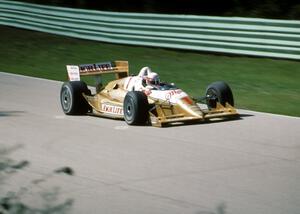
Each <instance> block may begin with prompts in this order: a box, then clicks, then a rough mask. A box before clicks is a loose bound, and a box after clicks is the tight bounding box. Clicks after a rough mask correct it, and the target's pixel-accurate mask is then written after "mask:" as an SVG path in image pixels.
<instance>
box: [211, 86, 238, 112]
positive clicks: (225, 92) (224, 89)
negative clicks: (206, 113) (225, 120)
mask: <svg viewBox="0 0 300 214" xmlns="http://www.w3.org/2000/svg"><path fill="white" fill-rule="evenodd" d="M217 102H219V103H221V104H222V105H223V106H225V105H226V103H229V104H230V105H231V106H234V100H233V95H232V91H231V89H230V87H229V85H228V84H227V83H225V82H223V81H218V82H213V83H211V84H210V85H209V86H208V87H207V89H206V103H207V106H208V108H215V107H216V106H217Z"/></svg>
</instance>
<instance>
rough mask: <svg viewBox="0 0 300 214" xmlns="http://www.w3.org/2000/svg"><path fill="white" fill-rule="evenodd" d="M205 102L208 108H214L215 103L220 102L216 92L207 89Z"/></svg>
mask: <svg viewBox="0 0 300 214" xmlns="http://www.w3.org/2000/svg"><path fill="white" fill-rule="evenodd" d="M206 102H207V105H208V107H210V108H215V107H216V105H217V102H220V100H219V97H218V95H217V92H216V91H215V90H214V89H211V88H210V89H208V91H207V92H206Z"/></svg>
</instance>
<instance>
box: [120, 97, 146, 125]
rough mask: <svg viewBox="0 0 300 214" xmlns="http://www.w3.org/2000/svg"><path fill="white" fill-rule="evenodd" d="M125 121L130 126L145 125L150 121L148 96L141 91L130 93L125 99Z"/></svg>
mask: <svg viewBox="0 0 300 214" xmlns="http://www.w3.org/2000/svg"><path fill="white" fill-rule="evenodd" d="M123 110H124V119H125V121H126V123H127V124H129V125H145V124H146V123H147V121H148V119H149V113H148V110H149V104H148V98H147V96H146V95H145V94H144V93H143V92H141V91H129V92H128V93H127V94H126V96H125V99H124V105H123Z"/></svg>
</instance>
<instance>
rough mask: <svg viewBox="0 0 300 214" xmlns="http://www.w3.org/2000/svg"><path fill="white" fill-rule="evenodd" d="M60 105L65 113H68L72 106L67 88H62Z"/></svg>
mask: <svg viewBox="0 0 300 214" xmlns="http://www.w3.org/2000/svg"><path fill="white" fill-rule="evenodd" d="M61 104H62V107H63V110H64V111H65V112H68V111H69V110H70V108H71V104H72V97H71V92H70V90H69V89H68V88H67V87H64V88H63V91H62V93H61Z"/></svg>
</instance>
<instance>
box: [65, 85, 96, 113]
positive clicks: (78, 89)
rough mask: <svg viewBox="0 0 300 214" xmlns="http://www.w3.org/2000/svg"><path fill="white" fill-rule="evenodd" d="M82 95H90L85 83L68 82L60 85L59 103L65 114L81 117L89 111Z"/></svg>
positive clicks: (88, 106)
mask: <svg viewBox="0 0 300 214" xmlns="http://www.w3.org/2000/svg"><path fill="white" fill-rule="evenodd" d="M82 94H86V95H90V94H91V91H90V90H89V89H88V87H87V85H86V83H85V82H82V81H70V82H65V83H64V84H63V85H62V87H61V90H60V103H61V107H62V110H63V112H64V113H65V114H67V115H83V114H86V113H87V112H88V111H89V110H90V109H91V107H90V105H89V104H88V102H87V101H86V99H85V98H84V97H83V95H82Z"/></svg>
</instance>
